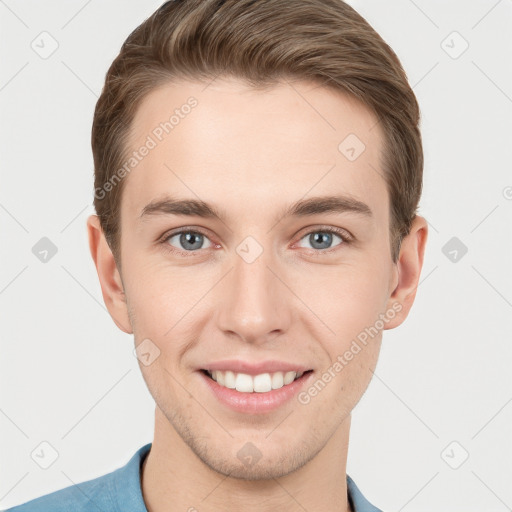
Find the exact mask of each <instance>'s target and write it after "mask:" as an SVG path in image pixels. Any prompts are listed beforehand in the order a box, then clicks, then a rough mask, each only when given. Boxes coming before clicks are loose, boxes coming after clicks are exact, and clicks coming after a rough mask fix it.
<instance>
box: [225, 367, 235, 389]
mask: <svg viewBox="0 0 512 512" xmlns="http://www.w3.org/2000/svg"><path fill="white" fill-rule="evenodd" d="M224 386H226V387H227V388H230V389H235V387H236V375H235V374H234V373H233V372H230V371H229V370H228V371H227V372H225V373H224Z"/></svg>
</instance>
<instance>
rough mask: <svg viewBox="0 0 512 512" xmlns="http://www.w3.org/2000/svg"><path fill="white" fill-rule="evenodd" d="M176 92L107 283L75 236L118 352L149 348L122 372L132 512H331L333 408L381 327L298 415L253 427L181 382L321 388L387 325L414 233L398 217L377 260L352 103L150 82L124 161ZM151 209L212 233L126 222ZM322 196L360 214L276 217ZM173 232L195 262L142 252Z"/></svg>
mask: <svg viewBox="0 0 512 512" xmlns="http://www.w3.org/2000/svg"><path fill="white" fill-rule="evenodd" d="M191 95H192V96H194V97H195V98H196V99H197V100H198V105H197V107H196V108H194V109H193V110H192V111H191V113H190V114H189V115H188V116H186V117H185V118H184V119H182V120H180V123H179V125H177V126H176V127H175V128H174V130H173V131H172V132H171V133H170V134H169V135H167V136H166V137H165V139H164V140H163V141H162V142H161V143H159V144H158V145H157V147H156V148H154V149H152V150H151V152H150V153H149V154H148V155H147V156H146V157H145V158H144V159H143V160H142V161H141V162H140V163H139V164H138V166H137V167H136V168H135V169H134V170H133V171H131V173H130V174H129V175H128V176H126V177H125V178H124V179H125V180H126V182H125V184H124V185H125V188H124V191H123V198H122V204H121V231H122V236H121V261H122V270H120V269H119V268H118V267H117V266H116V262H115V260H114V257H113V255H112V252H111V251H110V248H109V246H108V244H107V242H106V240H105V237H104V235H103V233H102V231H101V228H100V225H99V221H98V218H97V216H95V215H91V216H90V217H89V218H88V221H87V229H88V235H89V244H90V249H91V254H92V257H93V260H94V263H95V265H96V268H97V271H98V276H99V280H100V284H101V289H102V294H103V298H104V301H105V304H106V306H107V308H108V310H109V312H110V314H111V316H112V318H113V320H114V322H115V323H116V324H117V326H118V327H119V328H120V329H122V330H123V331H124V332H126V333H128V334H132V333H133V335H134V338H135V344H136V345H138V344H139V343H140V342H142V340H144V339H146V338H149V339H150V340H151V341H152V342H153V343H154V344H155V345H156V346H157V347H158V348H159V350H160V355H159V357H157V358H156V359H155V360H154V362H152V364H150V365H148V366H145V365H143V364H141V363H139V366H140V368H141V371H142V374H143V376H144V379H145V381H146V383H147V385H148V388H149V391H150V392H151V394H152V396H153V397H154V399H155V402H156V410H155V432H154V440H153V445H152V449H151V451H150V453H149V455H148V457H147V458H146V460H145V463H144V467H143V471H142V491H143V496H144V500H145V502H146V506H147V508H148V510H149V511H150V512H164V511H166V512H169V511H171V512H172V511H185V510H193V509H191V507H195V509H197V510H200V511H201V512H208V511H212V512H213V511H217V512H218V511H228V510H245V511H249V512H252V511H258V512H261V511H271V510H272V511H273V510H280V511H285V512H291V511H299V510H300V511H303V510H304V509H306V510H324V511H333V512H334V511H337V512H340V511H348V510H350V508H349V503H348V500H347V488H346V460H347V450H348V442H349V430H350V419H351V411H352V410H353V408H354V406H355V405H356V404H357V402H358V401H359V399H360V398H361V396H362V395H363V393H364V392H365V390H366V388H367V386H368V384H369V382H370V380H371V377H372V371H373V370H374V369H375V366H376V363H377V359H378V355H379V350H380V346H381V340H382V330H380V331H379V333H378V335H377V336H375V337H373V338H372V339H371V341H369V342H368V343H367V345H365V346H362V350H361V351H360V352H359V353H358V354H357V355H355V356H354V358H353V359H352V360H351V361H350V362H349V363H348V364H346V365H345V366H344V367H343V370H342V371H340V372H338V373H337V374H336V377H335V378H333V379H332V381H331V382H329V383H328V384H327V385H326V386H325V388H324V389H323V390H322V391H321V392H320V393H318V394H317V396H315V397H314V398H312V399H311V401H310V402H309V403H308V404H306V405H304V404H301V403H299V402H298V401H297V400H296V399H292V400H290V401H288V402H287V403H285V404H284V405H283V406H281V407H280V408H278V409H277V410H275V411H273V412H270V413H267V414H242V413H238V412H234V411H233V410H231V409H228V408H227V407H226V406H225V405H223V404H221V403H220V402H219V401H218V400H217V399H216V398H215V397H214V395H213V394H212V393H211V392H210V391H209V389H208V388H207V386H206V385H205V383H204V381H203V377H202V376H201V375H200V374H199V373H198V371H197V369H198V367H204V366H206V365H207V363H209V362H213V361H218V360H221V359H228V358H238V359H244V360H247V361H262V360H266V359H278V360H284V361H293V362H295V363H302V364H305V365H306V366H307V367H309V368H312V369H313V370H314V374H315V378H317V377H319V376H321V375H322V373H323V372H324V371H325V370H327V369H328V368H329V367H332V364H333V362H334V361H336V358H337V357H338V356H339V355H340V354H341V355H342V354H344V352H345V351H346V350H347V349H348V348H349V347H350V346H351V343H352V341H353V340H354V339H355V338H356V337H357V335H358V334H359V333H360V332H361V331H364V329H365V328H367V327H369V326H372V325H374V324H375V322H376V320H377V319H378V318H379V314H382V313H385V312H386V311H388V310H390V308H392V307H393V304H395V307H396V305H397V304H398V305H400V308H401V310H400V311H399V312H398V313H396V314H395V316H394V318H393V319H392V320H390V321H388V322H387V323H386V325H385V327H384V329H391V328H394V327H397V326H398V325H400V324H401V323H402V322H403V321H404V320H405V318H406V317H407V315H408V313H409V310H410V308H411V306H412V304H413V301H414V298H415V294H416V288H417V286H418V280H419V277H420V272H421V268H422V265H423V255H424V249H425V243H426V239H427V223H426V221H425V219H424V218H422V217H420V216H417V217H416V218H415V220H414V222H413V225H412V229H411V232H410V234H409V235H408V236H407V237H406V238H405V239H404V240H403V241H402V245H401V251H400V257H399V260H398V262H397V263H393V261H392V259H391V248H390V240H389V220H390V218H389V197H388V193H387V189H386V185H385V182H384V181H383V178H382V176H381V175H380V174H379V173H381V172H383V171H382V167H381V153H382V149H383V137H382V132H381V131H380V126H379V125H376V118H375V116H374V115H373V114H372V113H370V112H369V111H368V110H367V109H366V108H365V107H364V106H363V105H362V104H360V103H358V102H357V101H356V100H354V99H352V98H350V97H348V96H345V95H343V94H341V93H339V92H336V91H332V90H330V89H326V88H324V87H322V86H319V85H317V84H314V83H310V82H305V81H301V82H296V83H293V86H292V85H291V84H289V83H285V82H283V83H279V84H278V85H275V86H273V87H272V88H270V89H267V90H256V89H253V88H251V87H249V86H247V85H244V84H243V83H241V82H239V81H236V80H227V79H221V78H217V79H216V80H215V81H214V82H213V83H211V84H210V85H209V86H208V87H206V88H205V85H204V84H200V83H195V82H174V83H173V84H166V85H165V86H162V87H160V88H158V89H156V90H154V91H152V92H151V93H150V94H148V95H147V96H146V97H145V99H144V100H143V102H142V103H141V105H140V107H139V109H138V111H137V115H136V117H135V119H134V122H133V132H132V135H131V139H130V147H132V148H133V149H136V148H138V147H140V146H141V145H142V144H143V143H144V141H145V140H146V137H147V135H148V134H150V133H151V132H152V130H153V129H154V128H155V126H157V125H158V124H159V123H160V122H162V121H163V120H165V119H167V118H168V114H166V113H167V112H172V111H173V110H174V109H175V108H179V106H180V105H183V104H184V103H185V102H186V100H187V98H189V96H191ZM372 127H373V129H371V128H372ZM349 133H354V134H356V135H357V136H358V137H359V138H360V139H361V140H362V141H364V144H365V145H366V149H365V151H364V152H363V153H362V154H361V155H360V156H359V158H357V159H356V160H355V161H353V162H351V161H349V160H348V159H347V158H346V157H345V156H344V155H343V154H342V153H341V152H340V151H339V150H338V145H339V144H340V142H341V141H342V140H343V139H344V138H345V137H346V136H347V135H348V134H349ZM164 164H165V165H164ZM165 194H172V195H173V197H176V198H191V199H198V198H199V199H201V200H203V201H205V202H207V203H209V204H214V205H216V206H217V207H218V208H219V210H220V211H222V213H223V214H224V215H225V218H224V221H221V220H219V219H216V218H213V219H204V218H200V217H183V216H173V215H160V216H157V215H155V216H148V217H147V218H146V219H145V220H144V221H141V220H139V219H138V217H139V216H140V214H141V211H142V209H143V207H144V206H145V205H146V204H148V203H149V202H150V201H152V200H154V199H160V198H161V197H162V196H163V195H165ZM333 194H344V195H348V196H350V197H352V198H355V199H358V200H360V201H362V202H364V203H365V204H367V205H368V206H369V207H370V209H371V211H372V213H373V214H372V216H371V217H368V216H363V215H360V214H357V213H353V212H351V213H322V214H317V215H314V216H311V217H302V218H293V217H289V218H282V215H281V213H282V212H283V209H284V208H285V207H286V206H288V205H289V204H291V203H293V202H295V201H297V200H300V199H302V198H304V197H306V198H308V197H312V196H323V195H333ZM276 219H277V220H279V222H277V220H276ZM184 226H186V227H187V228H190V229H193V230H194V229H195V230H197V229H201V230H202V231H203V232H204V233H205V235H206V236H205V237H200V238H199V242H198V243H199V245H198V246H199V247H200V248H199V249H190V245H186V242H185V245H183V239H182V243H181V244H180V236H179V235H178V236H174V237H173V238H170V239H167V240H166V241H164V242H163V243H162V242H160V243H159V239H160V237H162V236H163V235H164V234H166V233H167V232H169V231H170V230H171V229H174V228H180V227H184ZM328 227H337V228H340V229H343V230H345V231H348V232H349V233H350V234H351V235H352V236H353V238H354V240H353V241H352V243H347V242H346V241H342V239H341V238H339V237H338V235H333V237H332V241H331V242H330V243H329V241H327V242H324V243H323V245H320V247H327V249H332V248H334V250H333V251H331V252H330V253H325V251H326V249H318V248H315V247H319V245H318V244H317V245H314V240H313V241H312V240H311V237H310V236H309V235H310V234H311V233H313V234H314V233H318V232H320V233H323V232H324V231H322V228H328ZM247 236H252V237H253V238H254V239H255V240H257V242H258V243H259V244H260V245H261V247H262V249H263V252H262V254H261V255H260V256H259V257H258V258H257V259H256V260H255V261H254V262H252V263H247V262H246V261H245V260H244V259H243V258H242V257H240V256H239V254H238V253H237V251H236V249H237V247H238V246H239V244H240V243H241V242H242V241H243V240H244V239H245V238H246V237H247ZM342 236H343V235H342ZM201 242H202V244H201ZM166 246H167V247H171V248H174V249H175V250H176V251H178V252H172V251H169V250H165V247H166ZM194 247H197V245H196V246H194ZM187 248H188V249H187ZM187 250H188V253H187ZM180 251H181V252H180ZM322 251H324V252H323V253H322ZM314 380H315V379H314ZM247 442H251V443H252V444H254V445H255V446H256V447H257V449H258V450H259V452H260V453H261V455H262V456H261V459H260V460H259V461H258V462H257V463H255V464H253V465H249V466H246V465H244V464H243V463H242V462H241V461H240V460H239V458H238V457H237V452H238V450H240V449H241V448H242V447H243V446H244V445H245V444H246V443H247Z"/></svg>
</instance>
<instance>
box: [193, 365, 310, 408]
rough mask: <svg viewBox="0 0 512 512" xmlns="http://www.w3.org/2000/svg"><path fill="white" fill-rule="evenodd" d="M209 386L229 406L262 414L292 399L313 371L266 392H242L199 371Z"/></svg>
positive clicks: (220, 400)
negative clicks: (221, 383) (225, 385)
mask: <svg viewBox="0 0 512 512" xmlns="http://www.w3.org/2000/svg"><path fill="white" fill-rule="evenodd" d="M199 374H200V376H201V377H202V379H203V380H204V381H205V383H206V385H207V386H208V388H209V389H210V390H211V391H212V392H213V394H214V395H215V396H216V397H217V399H218V400H219V402H221V403H222V404H224V405H226V406H228V407H229V408H231V409H233V410H235V411H237V412H243V413H247V414H260V413H265V412H270V411H273V410H275V409H278V408H279V407H280V406H282V405H283V404H285V403H286V402H288V401H289V400H291V399H292V398H293V397H294V396H295V395H297V393H298V392H299V391H300V389H301V388H302V387H304V386H305V385H306V383H307V382H308V381H309V380H310V378H311V377H312V375H313V372H309V373H305V374H304V375H302V377H299V378H298V379H296V380H294V381H293V382H292V383H290V384H287V385H286V386H283V387H282V388H279V389H273V390H272V391H267V392H265V393H257V392H253V393H241V392H240V391H237V390H236V389H230V388H226V387H224V386H221V385H219V384H218V383H217V381H215V380H213V379H211V378H210V377H208V376H207V375H205V374H204V373H203V372H202V371H199Z"/></svg>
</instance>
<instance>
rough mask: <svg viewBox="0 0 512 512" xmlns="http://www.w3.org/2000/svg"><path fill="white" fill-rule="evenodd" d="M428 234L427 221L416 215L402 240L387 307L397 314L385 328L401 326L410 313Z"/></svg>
mask: <svg viewBox="0 0 512 512" xmlns="http://www.w3.org/2000/svg"><path fill="white" fill-rule="evenodd" d="M427 235H428V224H427V221H426V220H425V219H424V218H423V217H420V216H419V215H416V217H415V218H414V220H413V222H412V225H411V230H410V232H409V234H408V235H407V236H406V237H404V239H403V240H402V244H401V247H400V255H399V257H398V261H397V262H396V263H395V267H396V270H395V271H396V273H397V275H398V279H397V284H396V287H395V289H394V290H393V292H392V293H391V295H390V297H389V299H388V305H387V307H388V310H390V309H393V310H394V311H395V312H396V315H395V316H394V318H393V319H391V320H390V321H389V322H387V323H386V327H385V329H393V328H394V327H397V326H399V325H400V324H401V323H402V322H403V321H404V320H405V319H406V318H407V315H408V314H409V311H410V309H411V307H412V304H413V302H414V299H415V297H416V290H417V289H418V282H419V279H420V274H421V269H422V267H423V255H424V253H425V246H426V243H427Z"/></svg>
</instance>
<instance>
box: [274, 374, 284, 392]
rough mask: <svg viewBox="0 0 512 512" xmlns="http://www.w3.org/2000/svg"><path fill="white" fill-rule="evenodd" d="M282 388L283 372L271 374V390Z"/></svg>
mask: <svg viewBox="0 0 512 512" xmlns="http://www.w3.org/2000/svg"><path fill="white" fill-rule="evenodd" d="M283 386H284V378H283V372H276V373H274V374H272V389H279V388H282V387H283Z"/></svg>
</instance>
